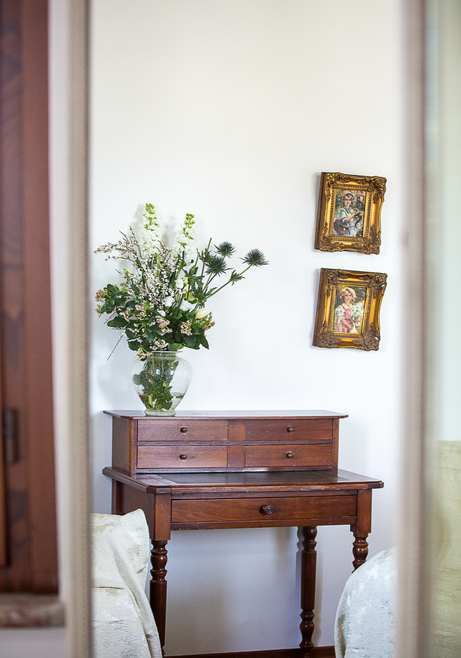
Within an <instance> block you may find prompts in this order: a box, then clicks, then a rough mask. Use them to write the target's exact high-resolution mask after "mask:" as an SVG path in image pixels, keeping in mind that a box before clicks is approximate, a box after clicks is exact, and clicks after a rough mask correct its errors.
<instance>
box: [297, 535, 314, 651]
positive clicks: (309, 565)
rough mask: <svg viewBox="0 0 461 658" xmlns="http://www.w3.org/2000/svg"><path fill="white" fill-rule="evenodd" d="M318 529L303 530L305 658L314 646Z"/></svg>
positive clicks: (303, 638) (302, 579) (302, 582)
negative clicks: (316, 539)
mask: <svg viewBox="0 0 461 658" xmlns="http://www.w3.org/2000/svg"><path fill="white" fill-rule="evenodd" d="M316 536H317V528H316V527H313V528H310V527H306V528H303V539H304V541H303V551H302V553H301V609H302V612H301V624H300V625H299V628H300V629H301V636H302V642H301V644H300V645H299V646H300V647H301V649H302V656H303V658H308V656H310V654H311V650H312V649H313V647H314V645H313V643H312V633H313V632H314V607H315V573H316V566H317V551H316V550H315V547H316V546H317V542H316V541H315V538H316Z"/></svg>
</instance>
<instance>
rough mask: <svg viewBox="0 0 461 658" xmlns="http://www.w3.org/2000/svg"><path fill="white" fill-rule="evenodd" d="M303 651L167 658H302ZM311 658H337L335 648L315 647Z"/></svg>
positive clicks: (175, 657)
mask: <svg viewBox="0 0 461 658" xmlns="http://www.w3.org/2000/svg"><path fill="white" fill-rule="evenodd" d="M302 654H303V652H302V650H301V649H276V650H275V651H238V652H237V651H236V652H231V653H205V654H195V655H192V656H168V657H167V658H301V656H302ZM310 658H335V648H334V647H315V648H314V649H312V652H311V655H310Z"/></svg>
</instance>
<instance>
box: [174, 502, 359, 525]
mask: <svg viewBox="0 0 461 658" xmlns="http://www.w3.org/2000/svg"><path fill="white" fill-rule="evenodd" d="M171 511H172V517H171V522H172V523H225V522H229V523H233V522H234V523H235V522H244V521H248V522H254V521H262V522H264V521H267V523H268V524H270V523H271V522H273V521H276V522H277V521H293V525H298V523H297V522H298V521H299V520H301V519H302V520H304V521H305V520H311V519H312V520H315V521H319V522H320V521H323V522H324V523H328V522H331V521H332V520H338V519H341V518H346V519H348V521H347V522H350V519H351V518H354V517H355V516H356V514H357V498H356V496H347V495H346V496H335V495H332V496H305V497H293V498H275V497H267V498H235V499H231V500H229V499H227V500H219V499H209V500H173V501H172V503H171Z"/></svg>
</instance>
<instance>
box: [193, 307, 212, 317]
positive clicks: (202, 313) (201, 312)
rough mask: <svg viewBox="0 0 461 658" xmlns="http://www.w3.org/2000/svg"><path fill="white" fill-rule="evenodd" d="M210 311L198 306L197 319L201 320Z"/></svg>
mask: <svg viewBox="0 0 461 658" xmlns="http://www.w3.org/2000/svg"><path fill="white" fill-rule="evenodd" d="M208 313H209V311H207V309H206V308H198V309H197V310H196V311H195V317H196V318H197V320H201V319H202V318H206V316H207V315H208Z"/></svg>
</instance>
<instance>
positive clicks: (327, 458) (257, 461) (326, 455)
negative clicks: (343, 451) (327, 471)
mask: <svg viewBox="0 0 461 658" xmlns="http://www.w3.org/2000/svg"><path fill="white" fill-rule="evenodd" d="M332 463H333V458H332V446H331V445H322V444H320V445H290V444H283V445H275V446H274V445H262V446H246V448H245V466H246V467H249V468H257V467H263V466H267V467H271V468H297V467H305V468H309V467H313V466H322V467H323V468H331V466H332Z"/></svg>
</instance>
